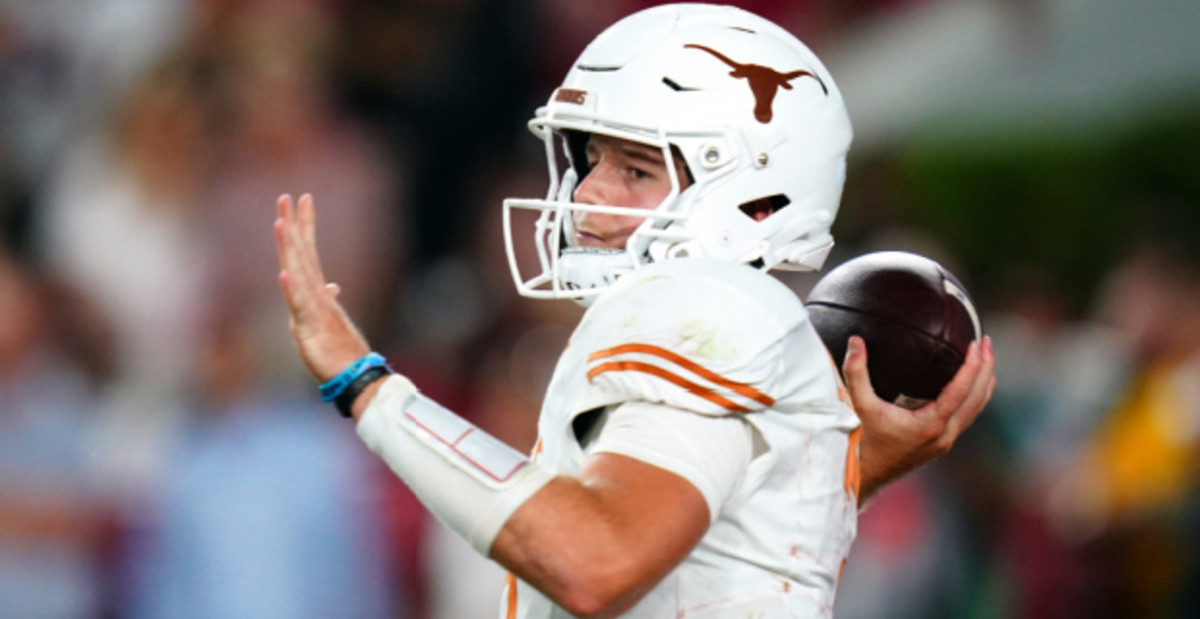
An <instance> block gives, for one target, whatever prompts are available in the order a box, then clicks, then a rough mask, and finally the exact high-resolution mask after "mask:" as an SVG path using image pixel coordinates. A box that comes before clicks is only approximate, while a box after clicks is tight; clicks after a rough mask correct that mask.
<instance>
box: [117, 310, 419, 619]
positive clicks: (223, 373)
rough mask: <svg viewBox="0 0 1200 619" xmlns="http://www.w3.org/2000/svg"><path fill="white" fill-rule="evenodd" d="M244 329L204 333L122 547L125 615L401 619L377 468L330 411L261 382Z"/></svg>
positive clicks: (218, 327) (258, 359)
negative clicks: (192, 378) (185, 392)
mask: <svg viewBox="0 0 1200 619" xmlns="http://www.w3.org/2000/svg"><path fill="white" fill-rule="evenodd" d="M250 329H251V327H250V326H249V325H248V324H247V323H245V322H243V321H240V320H233V319H225V320H221V321H220V322H218V323H217V324H215V325H214V326H213V329H212V331H211V332H210V333H208V337H206V338H205V342H206V344H205V346H204V348H203V350H202V351H201V354H200V359H199V363H198V367H197V371H196V373H195V374H196V377H197V383H198V384H197V391H196V392H195V397H194V398H192V400H191V406H190V407H189V409H190V410H189V419H188V423H187V424H186V425H184V426H182V427H180V428H179V430H180V432H179V434H178V435H177V436H175V437H174V440H173V441H172V445H171V448H170V450H169V454H170V456H169V458H168V461H167V462H166V463H165V465H164V466H163V468H162V469H161V471H160V473H161V476H160V478H159V479H158V484H157V488H158V492H157V493H156V495H155V500H154V501H153V505H152V509H151V511H150V514H149V515H150V519H149V524H148V527H147V530H146V532H145V533H144V535H141V536H139V537H140V541H139V543H137V544H135V545H134V546H133V548H132V549H131V552H130V568H131V573H132V577H133V581H134V585H133V587H132V594H131V599H130V608H129V609H128V613H129V616H132V617H146V618H147V619H150V618H153V619H170V618H172V617H195V618H197V619H199V618H203V619H216V618H221V617H228V618H230V619H235V618H237V619H240V618H244V617H255V618H256V619H269V618H272V617H276V618H279V619H301V618H305V617H311V618H313V619H325V618H328V617H362V618H372V617H397V616H399V617H404V616H407V614H406V613H405V612H404V607H403V606H402V602H403V601H402V600H400V599H397V597H396V596H397V592H398V591H399V590H400V589H399V588H398V587H396V586H394V584H393V582H392V579H394V578H396V577H397V574H395V573H394V571H393V570H392V569H391V567H390V565H389V563H388V561H387V557H386V555H385V551H386V549H387V548H388V547H390V545H391V544H390V542H389V540H388V539H387V537H386V536H385V535H384V528H383V519H384V514H383V513H382V509H381V508H382V504H381V503H380V500H379V497H378V495H377V493H376V492H375V491H374V486H373V485H372V480H373V479H374V478H375V475H374V471H375V469H376V468H377V467H380V466H381V465H380V464H379V463H378V462H376V461H374V460H373V459H371V458H369V454H368V453H367V452H365V451H364V450H362V449H361V446H360V444H359V443H358V441H357V438H356V437H355V436H354V431H353V426H352V425H351V424H349V423H346V422H345V421H344V420H342V419H339V418H338V417H337V414H336V412H335V411H333V409H332V408H331V407H328V406H322V405H320V404H319V403H317V402H313V401H312V399H311V398H305V399H303V400H297V399H292V398H288V397H281V396H280V395H279V394H278V393H274V392H273V391H272V389H271V388H270V387H269V386H267V383H266V382H265V381H264V376H263V368H264V366H263V361H262V354H261V350H258V349H257V348H256V345H255V341H254V338H253V337H252V336H251V335H250V333H249V330H250Z"/></svg>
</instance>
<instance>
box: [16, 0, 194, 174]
mask: <svg viewBox="0 0 1200 619" xmlns="http://www.w3.org/2000/svg"><path fill="white" fill-rule="evenodd" d="M192 4H193V2H192V0H89V1H88V2H82V3H81V2H74V1H72V0H40V1H38V2H28V1H27V0H0V141H2V142H4V143H5V144H4V146H5V147H7V148H10V149H12V152H13V153H14V155H15V159H16V161H15V165H16V166H17V168H18V169H19V170H20V171H21V173H22V175H25V176H27V177H29V178H30V180H31V181H34V182H37V181H40V180H42V178H43V175H44V174H45V173H46V172H47V171H49V170H52V169H53V166H54V165H55V163H56V162H57V161H58V156H59V153H60V150H61V149H62V147H63V146H64V145H66V144H68V143H70V142H71V141H73V140H75V139H76V138H77V137H78V136H79V135H81V134H84V133H86V132H87V131H89V130H90V129H91V128H92V126H93V125H94V124H97V123H102V122H103V119H104V118H105V117H106V116H107V115H109V114H110V113H111V112H112V109H113V107H114V105H119V103H118V102H120V101H122V100H123V99H124V98H125V93H126V90H127V89H128V88H129V87H131V86H132V85H133V84H135V83H137V82H138V81H139V80H140V78H141V76H142V75H143V74H144V73H145V72H146V71H147V70H148V69H149V68H150V67H153V66H154V65H155V64H157V63H158V61H159V59H160V58H161V57H162V55H163V54H164V53H165V52H166V50H169V49H171V46H172V45H174V44H175V42H176V41H177V40H178V39H179V38H180V35H181V34H182V33H183V32H185V31H186V30H187V28H188V26H189V18H190V17H191V10H192Z"/></svg>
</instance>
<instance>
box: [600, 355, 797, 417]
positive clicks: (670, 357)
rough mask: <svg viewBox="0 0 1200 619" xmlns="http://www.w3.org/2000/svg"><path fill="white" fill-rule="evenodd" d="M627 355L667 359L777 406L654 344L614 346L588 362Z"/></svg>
mask: <svg viewBox="0 0 1200 619" xmlns="http://www.w3.org/2000/svg"><path fill="white" fill-rule="evenodd" d="M625 353H641V354H644V355H654V356H656V357H662V358H663V359H666V360H668V361H670V362H672V363H674V364H676V365H679V366H680V367H683V368H684V369H686V370H688V371H690V372H692V373H694V374H696V375H697V376H700V377H703V378H705V379H707V380H710V381H712V382H714V383H716V384H718V385H721V386H722V387H726V388H728V389H730V390H732V391H734V392H735V393H738V394H740V395H743V396H745V397H747V398H750V399H751V400H754V401H755V402H758V403H759V404H762V405H763V406H767V407H770V406H774V405H775V398H772V397H771V396H769V395H767V394H765V393H763V392H761V391H759V390H758V389H755V388H754V387H751V386H750V385H747V384H745V383H739V382H737V381H733V380H729V379H728V378H725V377H724V376H721V375H720V374H717V373H716V372H713V371H712V370H710V369H708V368H706V367H704V366H702V365H700V364H698V363H696V362H695V361H692V360H691V359H688V358H687V357H684V356H683V355H680V354H679V353H676V352H674V351H670V350H667V349H666V348H663V347H661V346H654V345H652V344H622V345H620V346H614V347H612V348H606V349H604V350H597V351H596V352H594V353H592V354H590V355H588V361H596V360H598V359H606V358H608V357H614V356H616V355H621V354H625ZM591 377H592V374H591V372H589V373H588V378H591ZM709 391H711V390H709Z"/></svg>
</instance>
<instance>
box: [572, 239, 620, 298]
mask: <svg viewBox="0 0 1200 619" xmlns="http://www.w3.org/2000/svg"><path fill="white" fill-rule="evenodd" d="M634 266H635V265H633V264H632V261H631V260H630V258H629V253H628V252H626V251H625V250H623V249H605V248H598V247H565V248H563V249H562V253H561V254H560V255H559V257H558V281H559V283H560V284H561V285H562V286H563V288H565V289H567V290H580V291H587V290H593V289H597V288H607V287H609V286H611V285H613V284H614V283H616V281H617V280H618V279H620V278H621V276H622V275H625V274H626V273H629V272H630V271H632V270H633V268H634Z"/></svg>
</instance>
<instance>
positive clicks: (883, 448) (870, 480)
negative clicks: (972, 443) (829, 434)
mask: <svg viewBox="0 0 1200 619" xmlns="http://www.w3.org/2000/svg"><path fill="white" fill-rule="evenodd" d="M842 373H843V374H844V375H845V377H846V387H847V390H848V391H849V392H850V398H851V399H852V400H853V401H854V409H855V411H856V412H858V417H859V419H860V420H862V426H863V434H862V442H861V443H860V449H861V451H860V456H859V463H860V466H861V469H862V487H861V497H860V502H861V501H862V500H865V499H866V498H868V497H870V496H871V495H872V494H873V493H874V492H875V491H877V490H879V488H882V487H883V486H884V485H885V484H887V483H888V482H890V481H892V480H894V479H896V478H897V477H900V476H901V475H904V474H905V473H908V472H909V471H912V470H913V469H915V468H917V467H918V466H920V465H922V464H924V463H925V462H928V461H930V460H932V459H934V458H936V457H938V456H940V455H942V454H944V453H946V452H947V451H950V448H951V447H952V446H953V445H954V441H955V440H957V439H958V437H959V436H960V435H961V434H962V433H963V432H964V431H965V430H966V429H967V427H968V426H970V425H971V423H973V422H974V421H975V418H976V417H978V416H979V413H980V412H982V411H983V408H984V406H986V405H987V403H988V400H990V399H991V397H992V391H993V390H994V389H995V387H996V374H995V357H994V355H993V353H992V340H991V338H990V337H987V336H984V338H983V339H982V340H981V341H976V342H972V343H971V346H970V348H969V349H968V350H967V358H966V360H965V361H963V365H962V367H961V368H959V369H958V372H957V373H956V374H955V375H954V378H953V379H952V380H951V381H950V383H949V384H947V385H946V387H945V388H944V389H942V392H941V393H940V394H939V395H938V398H937V399H936V400H934V401H933V402H930V403H929V404H926V405H925V406H922V407H921V408H919V409H917V410H915V411H913V410H908V409H906V408H901V407H899V406H896V405H894V404H892V403H890V402H887V401H884V400H882V399H880V398H879V396H877V395H876V394H875V390H874V389H873V388H872V387H871V377H870V376H869V375H868V373H867V347H866V344H865V343H864V342H863V340H862V338H860V337H858V336H852V337H851V338H850V341H849V343H848V345H847V347H846V360H845V361H844V362H843V364H842Z"/></svg>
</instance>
